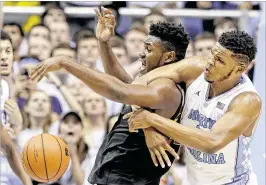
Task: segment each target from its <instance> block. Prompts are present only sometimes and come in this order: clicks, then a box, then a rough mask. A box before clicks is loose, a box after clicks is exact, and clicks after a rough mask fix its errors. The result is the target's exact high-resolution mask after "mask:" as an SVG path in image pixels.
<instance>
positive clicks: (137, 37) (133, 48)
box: [125, 30, 147, 62]
mask: <svg viewBox="0 0 266 185" xmlns="http://www.w3.org/2000/svg"><path fill="white" fill-rule="evenodd" d="M146 36H147V35H146V34H145V33H142V32H139V31H135V30H132V31H129V32H128V33H127V35H126V37H125V41H126V47H127V50H128V51H129V57H130V58H131V62H132V60H136V59H137V58H138V56H139V53H141V52H142V49H143V48H142V46H143V41H144V40H145V38H146Z"/></svg>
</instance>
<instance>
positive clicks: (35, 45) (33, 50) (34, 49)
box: [29, 38, 52, 61]
mask: <svg viewBox="0 0 266 185" xmlns="http://www.w3.org/2000/svg"><path fill="white" fill-rule="evenodd" d="M51 51H52V45H51V43H50V42H49V41H48V40H47V39H42V38H32V39H31V40H30V41H29V55H31V56H36V57H38V59H39V60H41V61H43V60H45V59H47V58H49V57H51Z"/></svg>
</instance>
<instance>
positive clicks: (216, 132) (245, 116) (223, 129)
mask: <svg viewBox="0 0 266 185" xmlns="http://www.w3.org/2000/svg"><path fill="white" fill-rule="evenodd" d="M261 106H262V103H261V99H260V98H259V96H258V95H257V94H256V93H253V92H244V93H241V94H240V95H238V96H237V97H235V98H234V99H233V100H232V102H231V104H230V106H229V108H228V111H227V112H226V113H225V114H224V116H223V117H222V118H221V119H220V120H218V121H217V122H216V123H215V124H214V126H213V128H212V129H211V133H212V134H213V137H215V140H214V141H215V142H213V144H212V145H211V146H209V148H208V150H209V152H210V153H214V152H216V151H218V150H220V149H221V148H223V147H225V146H226V145H227V144H229V143H230V142H232V141H233V140H235V139H236V138H238V137H239V136H240V135H244V136H247V137H248V136H250V135H251V134H252V131H253V128H254V126H255V123H256V121H257V119H258V118H259V116H260V112H261Z"/></svg>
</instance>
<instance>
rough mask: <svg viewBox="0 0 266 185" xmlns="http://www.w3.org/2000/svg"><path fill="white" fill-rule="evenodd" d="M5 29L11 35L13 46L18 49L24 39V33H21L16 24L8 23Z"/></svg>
mask: <svg viewBox="0 0 266 185" xmlns="http://www.w3.org/2000/svg"><path fill="white" fill-rule="evenodd" d="M3 30H4V31H5V32H6V33H8V35H9V36H10V37H11V40H12V44H13V48H14V50H15V51H16V50H17V49H18V48H19V46H20V43H21V41H22V39H23V38H22V35H21V34H20V30H19V28H18V27H17V26H15V25H14V26H13V25H7V26H5V27H4V28H3Z"/></svg>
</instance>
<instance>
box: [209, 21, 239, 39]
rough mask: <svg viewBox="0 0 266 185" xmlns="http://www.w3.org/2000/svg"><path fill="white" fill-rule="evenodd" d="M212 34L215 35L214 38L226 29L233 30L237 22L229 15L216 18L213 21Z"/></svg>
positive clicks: (235, 28) (226, 30)
mask: <svg viewBox="0 0 266 185" xmlns="http://www.w3.org/2000/svg"><path fill="white" fill-rule="evenodd" d="M214 26H215V29H214V34H215V37H216V40H217V39H218V38H219V37H220V36H221V35H222V34H223V33H224V32H228V31H234V30H237V22H236V20H234V19H232V18H230V17H223V18H217V19H216V20H215V21H214Z"/></svg>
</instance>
